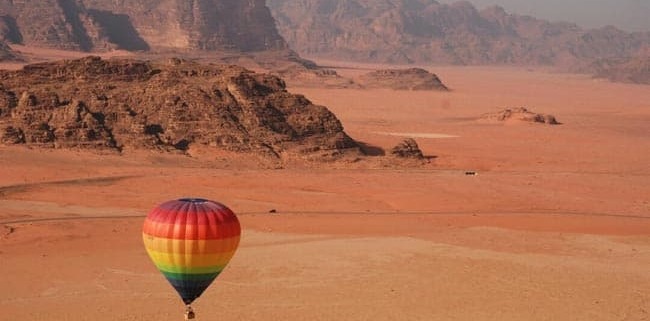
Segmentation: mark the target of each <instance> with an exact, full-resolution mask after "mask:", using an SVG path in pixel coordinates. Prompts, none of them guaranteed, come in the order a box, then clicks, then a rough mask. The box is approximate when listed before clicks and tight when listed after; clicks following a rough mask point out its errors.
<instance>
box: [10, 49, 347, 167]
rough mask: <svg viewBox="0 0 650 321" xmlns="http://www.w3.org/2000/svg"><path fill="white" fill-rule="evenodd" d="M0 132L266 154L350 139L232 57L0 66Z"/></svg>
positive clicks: (95, 145) (24, 137) (16, 137)
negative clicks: (216, 61)
mask: <svg viewBox="0 0 650 321" xmlns="http://www.w3.org/2000/svg"><path fill="white" fill-rule="evenodd" d="M0 83H1V84H2V85H1V87H0V141H1V142H2V143H4V144H28V145H32V146H42V147H47V148H71V147H74V148H91V149H108V150H117V151H119V150H123V149H155V150H180V151H184V150H187V149H188V148H190V146H192V145H195V144H197V145H209V146H213V147H216V148H221V149H225V150H230V151H237V152H255V153H264V154H266V155H270V156H273V157H280V158H281V157H283V156H285V155H303V154H311V155H314V154H323V155H324V154H329V155H332V154H342V153H343V152H344V151H347V150H357V149H358V146H357V144H356V142H355V141H353V140H352V139H351V138H350V137H348V135H346V133H345V132H344V131H343V127H342V125H341V122H340V121H339V120H338V119H337V118H336V116H334V114H332V113H331V112H330V111H329V110H328V109H327V108H325V107H322V106H317V105H314V104H312V103H311V102H310V101H309V100H307V99H306V98H305V97H303V96H300V95H294V94H291V93H289V92H287V91H286V89H285V85H284V82H283V81H282V80H281V79H280V78H277V77H275V76H271V75H266V74H257V73H253V72H250V71H247V70H245V69H243V68H241V67H236V66H218V65H200V64H196V63H191V62H186V61H183V60H180V59H170V60H169V61H166V62H143V61H136V60H102V59H100V58H98V57H88V58H84V59H79V60H70V61H63V62H52V63H41V64H34V65H28V66H26V67H24V69H23V70H19V71H0Z"/></svg>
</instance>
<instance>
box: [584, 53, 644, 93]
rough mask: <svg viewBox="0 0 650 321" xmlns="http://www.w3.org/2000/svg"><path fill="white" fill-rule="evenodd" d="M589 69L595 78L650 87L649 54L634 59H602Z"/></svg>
mask: <svg viewBox="0 0 650 321" xmlns="http://www.w3.org/2000/svg"><path fill="white" fill-rule="evenodd" d="M590 67H591V69H592V70H594V75H595V77H597V78H606V79H609V80H611V81H617V82H627V83H636V84H646V85H650V53H647V54H642V55H638V56H636V57H627V58H613V59H602V60H598V61H596V62H594V63H593V64H592V65H591V66H590Z"/></svg>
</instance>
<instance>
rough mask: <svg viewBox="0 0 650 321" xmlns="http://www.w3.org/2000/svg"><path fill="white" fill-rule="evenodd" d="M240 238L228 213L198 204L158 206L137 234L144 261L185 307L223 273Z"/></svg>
mask: <svg viewBox="0 0 650 321" xmlns="http://www.w3.org/2000/svg"><path fill="white" fill-rule="evenodd" d="M240 234H241V228H240V225H239V221H238V220H237V216H235V214H234V213H233V212H232V211H231V210H230V209H229V208H227V207H226V206H224V205H223V204H220V203H217V202H213V201H209V200H205V199H199V198H184V199H179V200H175V201H169V202H166V203H163V204H161V205H159V206H158V207H156V208H154V209H153V210H151V212H149V215H147V218H146V219H145V221H144V226H143V228H142V238H143V240H144V246H145V248H146V249H147V253H149V257H150V258H151V260H152V261H153V263H154V264H155V265H156V267H157V268H158V270H160V272H162V273H163V274H164V275H165V277H166V278H167V280H168V281H169V283H171V285H172V286H173V287H174V288H175V289H176V291H178V294H179V295H180V297H181V299H183V302H185V304H188V305H189V304H190V303H192V302H194V300H196V299H197V298H198V297H199V296H201V294H203V292H204V291H205V290H206V289H207V288H208V287H209V286H210V284H211V283H212V281H214V279H215V278H216V277H217V276H219V274H220V273H221V271H223V269H224V268H225V267H226V265H227V264H228V262H229V261H230V259H231V258H232V257H233V255H234V254H235V250H237V246H238V245H239V237H240Z"/></svg>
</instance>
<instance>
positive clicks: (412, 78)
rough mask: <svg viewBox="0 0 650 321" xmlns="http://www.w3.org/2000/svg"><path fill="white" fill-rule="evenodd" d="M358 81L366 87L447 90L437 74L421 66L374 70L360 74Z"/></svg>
mask: <svg viewBox="0 0 650 321" xmlns="http://www.w3.org/2000/svg"><path fill="white" fill-rule="evenodd" d="M360 82H361V84H362V85H363V86H364V87H366V88H390V89H394V90H438V91H448V90H449V89H448V88H447V86H445V85H444V84H443V83H442V81H441V80H440V78H438V76H437V75H435V74H432V73H430V72H428V71H426V70H424V69H421V68H410V69H383V70H376V71H372V72H369V73H367V74H364V75H362V76H361V77H360Z"/></svg>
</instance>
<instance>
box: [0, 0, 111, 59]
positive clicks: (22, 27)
mask: <svg viewBox="0 0 650 321" xmlns="http://www.w3.org/2000/svg"><path fill="white" fill-rule="evenodd" d="M0 39H2V40H4V41H7V42H11V43H19V44H25V45H34V46H41V47H49V48H59V49H66V50H81V51H90V50H106V49H110V48H113V47H115V45H114V44H111V43H110V42H109V41H108V38H107V35H106V31H105V30H104V29H103V28H102V26H100V25H99V24H98V23H97V21H95V19H93V17H92V16H90V14H89V13H88V10H87V9H86V8H85V7H84V5H83V4H82V3H81V2H79V1H77V0H26V1H13V0H0Z"/></svg>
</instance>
